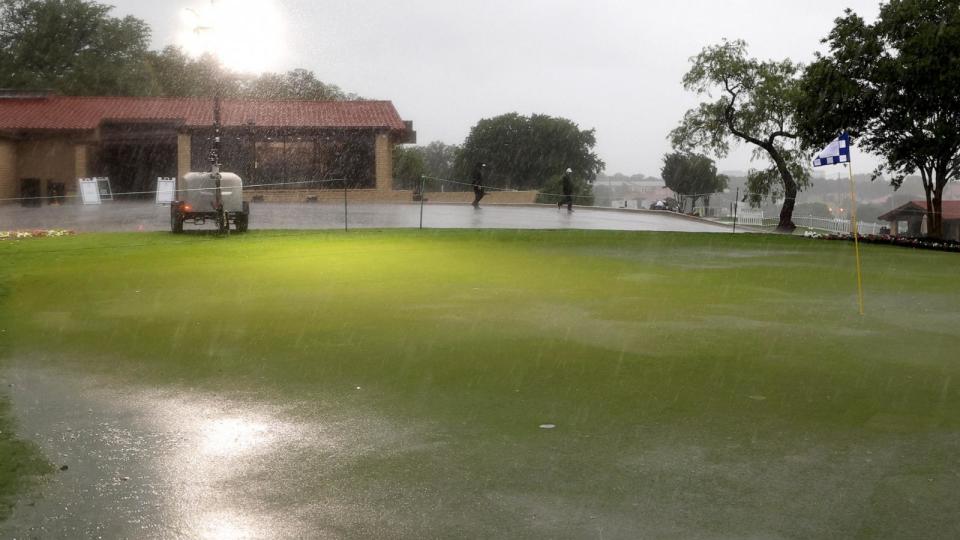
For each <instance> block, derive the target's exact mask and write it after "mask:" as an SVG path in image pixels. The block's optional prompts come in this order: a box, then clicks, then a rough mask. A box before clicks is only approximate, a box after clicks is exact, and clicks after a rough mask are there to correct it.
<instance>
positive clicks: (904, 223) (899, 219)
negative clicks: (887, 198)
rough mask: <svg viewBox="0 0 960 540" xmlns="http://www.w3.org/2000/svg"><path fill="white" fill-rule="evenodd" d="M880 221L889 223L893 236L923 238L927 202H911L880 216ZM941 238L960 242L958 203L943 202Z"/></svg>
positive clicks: (925, 231)
mask: <svg viewBox="0 0 960 540" xmlns="http://www.w3.org/2000/svg"><path fill="white" fill-rule="evenodd" d="M880 220H881V221H886V222H889V223H890V232H891V234H893V235H895V236H908V237H920V236H925V235H926V234H927V201H911V202H909V203H907V204H905V205H903V206H901V207H899V208H897V209H895V210H891V211H890V212H887V213H886V214H884V215H882V216H880ZM943 237H944V239H947V240H956V241H958V242H960V201H943Z"/></svg>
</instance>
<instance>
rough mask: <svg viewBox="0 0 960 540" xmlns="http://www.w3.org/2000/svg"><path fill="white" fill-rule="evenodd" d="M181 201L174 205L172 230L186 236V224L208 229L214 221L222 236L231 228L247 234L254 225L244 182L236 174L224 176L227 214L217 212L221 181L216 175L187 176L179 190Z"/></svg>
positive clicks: (223, 188) (171, 211)
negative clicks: (218, 181)
mask: <svg viewBox="0 0 960 540" xmlns="http://www.w3.org/2000/svg"><path fill="white" fill-rule="evenodd" d="M177 194H178V195H179V199H178V200H176V201H173V202H172V203H170V230H171V231H173V232H174V233H177V234H179V233H182V232H183V226H184V224H185V223H190V224H193V225H204V224H206V222H207V221H213V222H215V223H216V224H217V228H218V229H219V230H220V232H222V233H226V232H229V230H230V225H231V224H232V225H233V226H234V227H235V230H236V231H237V232H246V231H247V226H248V224H249V223H250V205H249V204H248V203H245V202H244V201H243V180H241V179H240V177H239V176H237V175H236V174H234V173H229V172H225V173H220V200H221V202H222V203H223V212H218V211H217V181H216V179H215V178H214V176H213V173H209V172H192V173H187V174H185V175H184V176H183V180H182V182H181V183H180V186H179V188H178V190H177Z"/></svg>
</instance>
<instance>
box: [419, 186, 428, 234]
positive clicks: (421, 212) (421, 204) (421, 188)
mask: <svg viewBox="0 0 960 540" xmlns="http://www.w3.org/2000/svg"><path fill="white" fill-rule="evenodd" d="M426 180H427V177H426V175H422V174H421V175H420V230H421V231H422V230H423V199H424V191H423V184H424V183H425V182H426Z"/></svg>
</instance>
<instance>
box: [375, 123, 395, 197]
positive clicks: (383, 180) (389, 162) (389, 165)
mask: <svg viewBox="0 0 960 540" xmlns="http://www.w3.org/2000/svg"><path fill="white" fill-rule="evenodd" d="M373 154H374V159H375V160H376V176H377V190H378V191H390V190H392V189H393V143H392V142H390V136H389V135H387V134H385V133H381V134H380V135H377V139H376V144H374V149H373Z"/></svg>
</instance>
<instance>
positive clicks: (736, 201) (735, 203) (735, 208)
mask: <svg viewBox="0 0 960 540" xmlns="http://www.w3.org/2000/svg"><path fill="white" fill-rule="evenodd" d="M739 211H740V188H737V198H736V199H734V200H733V232H734V233H736V232H737V213H739Z"/></svg>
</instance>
